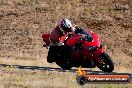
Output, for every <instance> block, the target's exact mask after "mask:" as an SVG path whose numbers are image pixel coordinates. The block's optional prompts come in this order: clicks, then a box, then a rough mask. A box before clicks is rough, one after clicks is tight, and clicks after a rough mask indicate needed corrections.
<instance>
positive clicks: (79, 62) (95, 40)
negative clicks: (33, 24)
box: [42, 31, 114, 72]
mask: <svg viewBox="0 0 132 88" xmlns="http://www.w3.org/2000/svg"><path fill="white" fill-rule="evenodd" d="M89 34H90V35H91V37H89ZM49 37H50V34H43V36H42V38H43V41H44V42H45V44H44V47H47V48H48V47H49V43H50V42H49ZM102 42H103V39H102V38H101V37H100V36H99V35H98V34H95V33H93V32H92V31H89V32H87V31H85V34H72V35H69V36H68V38H67V39H66V41H65V46H68V47H71V50H70V51H66V48H65V49H61V48H60V49H59V50H57V49H56V51H57V53H56V56H54V58H56V59H55V60H54V62H56V64H57V65H58V66H60V67H61V68H63V69H71V68H72V67H79V66H82V67H83V68H95V67H96V66H97V67H98V68H99V69H100V70H102V71H104V72H112V71H113V70H114V64H113V61H112V60H111V58H110V56H109V55H108V54H107V53H106V52H105V51H104V50H103V49H102ZM63 52H69V53H68V55H66V54H64V53H63Z"/></svg>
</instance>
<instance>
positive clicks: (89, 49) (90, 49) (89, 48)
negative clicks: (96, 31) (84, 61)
mask: <svg viewBox="0 0 132 88" xmlns="http://www.w3.org/2000/svg"><path fill="white" fill-rule="evenodd" d="M96 49H97V47H96V46H90V47H88V51H89V52H92V51H95V50H96Z"/></svg>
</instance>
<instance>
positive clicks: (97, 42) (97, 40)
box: [85, 34, 100, 47]
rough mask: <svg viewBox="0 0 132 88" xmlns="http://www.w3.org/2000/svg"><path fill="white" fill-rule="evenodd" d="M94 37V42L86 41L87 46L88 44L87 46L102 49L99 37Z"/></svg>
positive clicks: (94, 35)
mask: <svg viewBox="0 0 132 88" xmlns="http://www.w3.org/2000/svg"><path fill="white" fill-rule="evenodd" d="M92 37H93V41H92V42H89V41H85V44H86V45H87V46H97V47H100V42H99V41H100V40H99V35H97V34H93V35H92Z"/></svg>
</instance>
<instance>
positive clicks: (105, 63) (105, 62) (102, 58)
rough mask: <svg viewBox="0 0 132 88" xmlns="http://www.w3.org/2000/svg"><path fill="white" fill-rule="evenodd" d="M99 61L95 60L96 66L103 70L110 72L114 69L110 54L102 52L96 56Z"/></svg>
mask: <svg viewBox="0 0 132 88" xmlns="http://www.w3.org/2000/svg"><path fill="white" fill-rule="evenodd" d="M98 59H99V62H97V61H95V64H96V65H97V67H98V68H99V69H100V70H102V71H104V72H112V71H113V70H114V64H113V61H112V60H111V58H110V56H109V55H108V54H107V53H102V54H100V55H99V57H98Z"/></svg>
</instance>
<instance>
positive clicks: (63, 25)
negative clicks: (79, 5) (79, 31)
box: [60, 19, 72, 29]
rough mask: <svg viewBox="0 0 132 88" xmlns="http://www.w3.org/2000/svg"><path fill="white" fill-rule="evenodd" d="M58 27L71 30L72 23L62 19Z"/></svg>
mask: <svg viewBox="0 0 132 88" xmlns="http://www.w3.org/2000/svg"><path fill="white" fill-rule="evenodd" d="M60 26H61V28H64V29H65V28H71V27H72V23H71V21H70V20H68V19H62V20H61V23H60Z"/></svg>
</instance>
